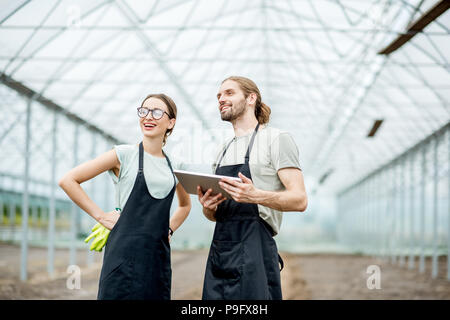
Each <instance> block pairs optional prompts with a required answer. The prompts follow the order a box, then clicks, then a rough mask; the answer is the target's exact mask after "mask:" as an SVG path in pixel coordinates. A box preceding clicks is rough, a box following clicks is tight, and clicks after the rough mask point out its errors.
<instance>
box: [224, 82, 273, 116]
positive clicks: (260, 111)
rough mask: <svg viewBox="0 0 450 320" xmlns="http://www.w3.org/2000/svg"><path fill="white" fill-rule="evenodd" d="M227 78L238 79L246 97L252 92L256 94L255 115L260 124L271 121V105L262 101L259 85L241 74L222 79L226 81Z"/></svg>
mask: <svg viewBox="0 0 450 320" xmlns="http://www.w3.org/2000/svg"><path fill="white" fill-rule="evenodd" d="M227 80H232V81H236V82H237V83H238V84H239V87H240V88H241V90H242V91H243V92H244V97H245V98H247V97H248V96H249V94H250V93H255V94H256V103H255V116H256V119H257V120H258V122H259V124H266V123H267V122H269V120H270V119H269V118H270V112H271V110H270V107H269V106H268V105H266V104H265V103H264V102H262V101H261V93H260V92H259V89H258V86H257V85H256V83H254V82H253V81H252V80H250V79H249V78H245V77H240V76H231V77H228V78H226V79H225V80H223V81H222V83H224V82H225V81H227Z"/></svg>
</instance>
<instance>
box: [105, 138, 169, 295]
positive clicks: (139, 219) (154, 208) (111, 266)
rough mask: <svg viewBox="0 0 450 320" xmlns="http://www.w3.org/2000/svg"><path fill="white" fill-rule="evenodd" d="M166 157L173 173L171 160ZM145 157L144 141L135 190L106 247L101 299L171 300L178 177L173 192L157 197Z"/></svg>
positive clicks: (140, 147) (140, 149)
mask: <svg viewBox="0 0 450 320" xmlns="http://www.w3.org/2000/svg"><path fill="white" fill-rule="evenodd" d="M163 153H164V152H163ZM164 156H165V157H166V160H167V163H168V165H169V168H170V171H172V175H173V170H172V165H171V163H170V160H169V158H168V157H167V156H166V155H165V154H164ZM143 159H144V147H143V145H142V142H141V143H140V144H139V171H138V174H137V177H136V180H135V183H134V186H133V190H132V191H131V194H130V197H129V198H128V200H127V203H126V204H125V207H124V208H123V210H122V212H121V214H120V218H119V220H118V221H117V223H116V224H115V225H114V227H113V229H112V230H111V232H110V234H109V238H108V242H107V244H106V247H105V254H104V257H103V266H102V271H101V274H100V283H99V290H98V296H97V298H98V299H99V300H118V299H133V300H138V299H139V300H142V299H151V300H170V289H171V279H172V269H171V265H170V244H169V240H168V232H169V218H170V207H171V204H172V200H173V196H174V193H175V177H174V186H173V188H172V190H171V191H170V192H169V194H168V195H167V196H166V197H165V198H163V199H156V198H154V197H153V196H152V195H151V194H150V192H149V190H148V188H147V184H146V182H145V177H144V160H143Z"/></svg>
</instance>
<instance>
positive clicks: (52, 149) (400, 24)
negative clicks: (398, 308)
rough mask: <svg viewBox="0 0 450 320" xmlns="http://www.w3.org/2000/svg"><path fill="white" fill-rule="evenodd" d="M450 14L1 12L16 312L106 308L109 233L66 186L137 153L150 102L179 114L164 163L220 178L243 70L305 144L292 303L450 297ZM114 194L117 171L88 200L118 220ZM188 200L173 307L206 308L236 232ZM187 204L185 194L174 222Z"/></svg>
mask: <svg viewBox="0 0 450 320" xmlns="http://www.w3.org/2000/svg"><path fill="white" fill-rule="evenodd" d="M449 8H450V1H446V0H442V1H441V0H363V1H359V0H280V1H271V0H249V1H237V0H230V1H225V0H212V1H207V0H167V1H160V0H151V1H137V0H94V1H93V0H77V1H75V0H63V1H57V0H42V1H37V0H34V1H32V0H8V1H6V0H5V1H1V2H0V69H1V71H0V72H1V76H0V77H1V83H0V150H1V153H2V154H1V156H0V210H1V211H0V250H1V251H0V270H1V271H2V272H1V274H2V275H1V276H0V299H2V300H10V299H49V300H52V299H53V300H54V299H57V300H59V299H63V300H66V299H68V300H77V299H96V298H97V290H98V289H99V278H100V273H101V269H102V261H103V255H104V254H105V250H102V251H101V252H97V251H95V250H90V244H89V243H86V241H85V239H86V237H88V236H89V234H90V233H91V229H92V227H93V226H94V225H95V224H96V223H97V221H95V219H94V218H93V217H92V216H91V215H90V214H88V213H87V212H85V210H83V209H81V208H80V207H79V206H78V205H77V204H76V203H75V202H74V201H72V200H71V198H70V197H69V196H68V194H67V193H66V192H65V190H63V188H62V187H61V186H60V185H59V181H60V180H61V179H62V177H64V176H65V175H66V174H67V173H68V172H72V171H71V170H72V169H73V168H75V167H77V166H79V165H81V164H83V163H86V162H88V161H91V160H92V159H95V158H97V157H99V156H101V155H102V154H106V153H107V152H109V151H111V150H117V149H115V148H116V147H117V146H120V145H134V146H136V145H138V144H139V143H140V142H141V141H142V140H143V132H142V130H141V127H140V125H139V123H140V122H139V121H140V120H139V117H138V115H137V114H136V108H139V107H142V105H143V101H145V100H144V99H146V97H147V96H148V95H149V94H159V93H164V94H165V95H167V96H169V97H170V98H172V99H173V101H174V102H175V103H176V106H177V115H176V125H175V126H174V127H173V132H171V134H170V136H169V137H168V138H167V143H166V144H165V145H164V147H163V150H164V154H167V155H169V158H170V159H171V160H172V162H177V163H181V164H182V167H181V168H182V169H183V170H186V171H193V172H197V173H203V174H213V173H214V172H213V171H212V165H213V163H215V161H216V160H217V158H216V157H217V155H218V152H219V151H220V150H222V149H223V146H224V145H225V144H226V143H227V142H228V141H230V139H232V138H233V137H234V135H235V132H233V127H234V126H235V123H233V125H231V123H230V121H224V120H223V117H222V118H221V111H220V110H219V109H220V108H219V107H220V98H219V96H220V92H221V91H220V90H221V88H222V87H223V86H224V84H225V83H227V82H226V81H224V80H226V79H228V78H229V77H232V76H241V77H245V78H248V79H251V80H252V81H253V82H254V83H255V84H256V85H257V87H258V89H259V92H260V95H261V99H262V101H263V102H264V104H265V105H267V106H269V107H270V110H271V113H270V120H269V122H268V126H269V127H272V128H276V129H277V130H282V131H283V132H287V133H288V134H289V136H290V138H291V140H292V141H293V142H294V143H295V145H296V146H297V148H298V150H297V151H298V154H297V156H298V162H299V164H300V171H298V170H296V169H295V168H294V169H293V170H294V171H296V173H297V174H300V175H302V178H303V179H304V187H305V190H306V195H307V207H306V209H305V210H303V211H292V210H286V211H285V212H284V211H283V210H281V211H283V212H282V214H281V213H280V217H282V222H281V227H280V230H279V232H278V234H276V236H274V237H273V240H274V241H275V243H276V248H278V252H279V255H280V256H281V258H282V259H283V260H284V268H283V270H282V271H281V272H280V274H281V276H280V277H281V280H280V281H281V288H282V291H283V299H290V300H321V299H363V300H372V299H450V260H449V256H450V168H449V166H450V10H448V9H449ZM227 81H230V80H227ZM218 99H219V102H218ZM151 115H152V117H154V113H153V112H152V113H151ZM163 116H164V114H163ZM169 117H170V116H169ZM235 129H236V128H235ZM257 147H258V150H259V149H261V150H262V149H263V147H262V146H260V145H258V146H257ZM221 148H222V149H221ZM136 150H137V149H136ZM227 152H228V151H227ZM250 166H251V160H250ZM261 172H262V171H261ZM273 172H274V173H273V175H274V177H275V178H277V179H279V178H278V176H277V175H276V172H277V171H276V170H275V171H273ZM280 172H281V171H280ZM299 172H300V173H299ZM133 174H134V173H133ZM150 174H151V172H150ZM261 174H262V175H264V173H261ZM268 174H270V173H268ZM254 175H255V174H253V175H252V177H253V182H255V180H256V179H255V177H254ZM114 183H116V182H115V181H113V179H112V175H111V173H108V172H107V170H106V169H105V170H103V173H101V174H98V175H96V176H95V177H94V178H92V179H89V181H86V182H85V183H82V184H81V187H82V189H83V190H84V192H85V193H86V194H87V195H88V196H89V198H90V199H91V200H92V201H93V202H95V204H96V205H97V206H98V207H100V208H101V210H104V211H105V212H108V211H112V210H114V208H115V202H116V197H117V196H118V195H117V194H116V189H115V184H114ZM284 187H286V185H285V186H284ZM284 187H283V188H284ZM177 190H178V189H177ZM279 192H282V191H279ZM189 198H190V201H191V209H190V212H189V215H188V216H187V218H186V220H185V221H184V223H183V224H182V225H181V226H180V227H179V229H178V230H176V231H175V232H174V234H173V235H172V238H171V239H170V248H171V259H172V260H171V264H172V284H171V290H172V291H171V292H172V293H171V297H172V299H181V300H183V299H193V300H199V299H201V298H202V290H203V286H204V284H203V283H204V281H206V279H205V269H208V268H209V267H208V266H209V264H207V262H208V261H209V260H208V253H209V250H210V247H211V243H212V241H213V239H216V235H215V230H216V224H217V225H219V222H212V221H210V220H208V219H207V218H206V217H205V215H204V213H203V208H202V203H201V202H200V201H199V196H198V195H196V194H189ZM179 201H181V200H180V199H179V198H178V193H176V194H175V195H174V197H173V201H172V205H171V207H170V214H171V215H173V214H174V213H175V211H176V209H177V205H178V203H179ZM227 201H228V200H227ZM229 201H232V200H229ZM233 201H234V200H233ZM180 203H181V202H180ZM236 203H238V202H236ZM254 207H256V208H258V207H259V208H261V205H260V204H258V206H253V208H254ZM270 210H272V209H270ZM273 210H275V209H273ZM259 212H261V211H259ZM280 219H281V218H280ZM149 232H150V231H149ZM271 239H272V238H271ZM273 240H270V241H273ZM211 248H212V247H211ZM73 270H78V271H77V272H79V273H80V274H81V284H80V283H78V286H76V285H75V288H74V286H71V285H69V284H70V281H69V280H70V279H71V277H73V276H74V274H76V272H75V273H74V272H73ZM377 272H378V273H379V275H381V278H380V277H378V278H376V277H374V275H377ZM187 274H189V275H190V276H186V275H187ZM380 279H381V280H380ZM380 282H381V283H380ZM75 284H77V283H76V281H75ZM203 294H204V292H203Z"/></svg>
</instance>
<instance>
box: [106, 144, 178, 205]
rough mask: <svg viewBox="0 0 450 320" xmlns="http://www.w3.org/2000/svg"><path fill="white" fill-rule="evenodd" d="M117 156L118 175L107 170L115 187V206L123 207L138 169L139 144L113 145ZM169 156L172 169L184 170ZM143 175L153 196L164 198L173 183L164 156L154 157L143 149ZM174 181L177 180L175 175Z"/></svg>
mask: <svg viewBox="0 0 450 320" xmlns="http://www.w3.org/2000/svg"><path fill="white" fill-rule="evenodd" d="M114 150H115V151H116V154H117V158H118V159H119V162H120V171H119V176H118V177H117V176H116V175H115V173H114V171H113V170H109V171H108V173H109V174H110V176H111V178H112V180H113V182H114V187H115V192H116V194H115V206H116V208H120V209H123V207H124V206H125V204H126V202H127V200H128V198H129V196H130V194H131V190H132V189H133V186H134V182H135V180H136V177H137V173H138V170H139V145H138V144H135V145H128V144H122V145H116V146H114ZM166 155H167V156H168V157H169V160H170V163H171V164H172V169H173V170H175V169H178V170H185V166H184V164H182V163H181V162H180V161H179V160H177V159H173V158H172V157H171V156H170V155H168V154H167V153H166ZM144 177H145V182H146V184H147V188H148V190H149V192H150V194H151V195H152V196H153V197H154V198H158V199H162V198H165V197H166V196H167V195H168V194H169V192H170V191H171V190H172V187H173V185H174V175H173V174H172V172H171V171H170V168H169V164H168V163H167V160H166V158H165V157H164V158H160V157H155V156H153V155H151V154H149V153H147V152H145V151H144ZM175 181H176V183H178V180H177V179H176V177H175Z"/></svg>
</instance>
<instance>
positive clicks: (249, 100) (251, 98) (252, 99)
mask: <svg viewBox="0 0 450 320" xmlns="http://www.w3.org/2000/svg"><path fill="white" fill-rule="evenodd" d="M256 99H257V96H256V93H254V92H251V93H250V94H249V95H248V97H247V103H248V104H250V105H254V104H256Z"/></svg>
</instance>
